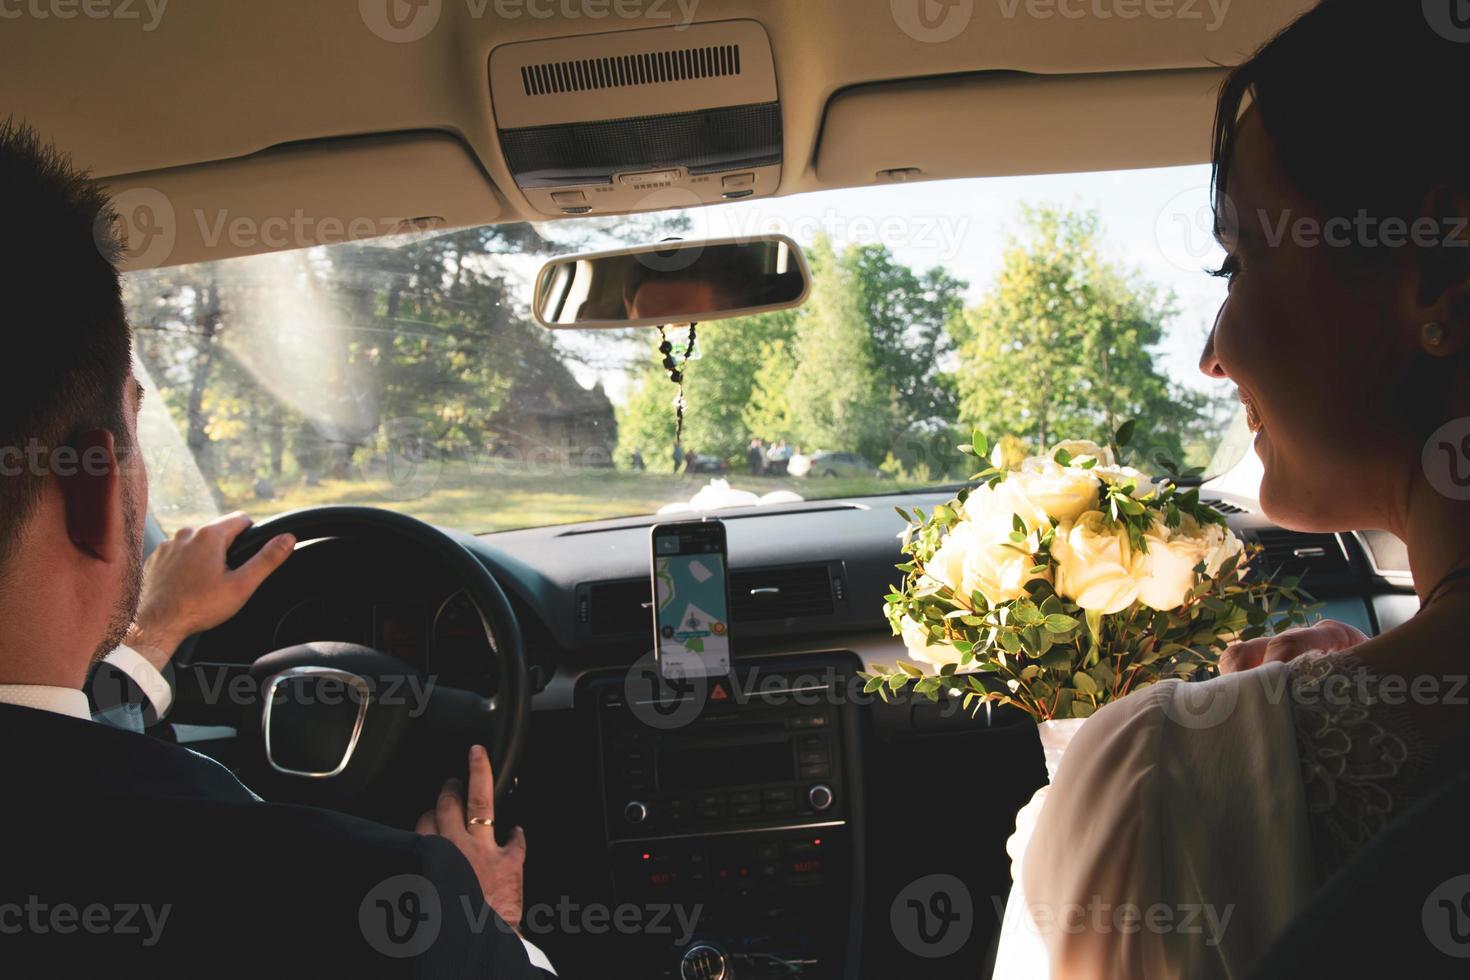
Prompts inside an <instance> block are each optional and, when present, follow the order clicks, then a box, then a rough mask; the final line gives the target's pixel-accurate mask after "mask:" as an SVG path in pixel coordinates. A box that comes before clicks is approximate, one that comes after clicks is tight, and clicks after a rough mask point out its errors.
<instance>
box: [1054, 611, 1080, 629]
mask: <svg viewBox="0 0 1470 980" xmlns="http://www.w3.org/2000/svg"><path fill="white" fill-rule="evenodd" d="M1077 626H1078V623H1077V620H1076V619H1074V618H1073V617H1071V616H1066V615H1063V614H1062V613H1053V614H1052V615H1050V616H1048V617H1046V629H1047V632H1050V633H1069V632H1071V631H1072V630H1074V629H1076V628H1077Z"/></svg>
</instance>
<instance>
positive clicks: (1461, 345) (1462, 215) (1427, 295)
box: [1411, 183, 1470, 356]
mask: <svg viewBox="0 0 1470 980" xmlns="http://www.w3.org/2000/svg"><path fill="white" fill-rule="evenodd" d="M1431 226H1432V229H1433V230H1432V231H1431V230H1430V229H1431ZM1411 241H1412V242H1413V244H1414V246H1415V247H1414V254H1415V255H1416V256H1417V264H1418V273H1419V289H1418V300H1419V302H1420V303H1421V304H1422V306H1423V308H1424V309H1423V316H1422V319H1423V321H1424V324H1435V325H1437V326H1438V328H1439V331H1438V332H1437V333H1436V334H1435V336H1436V337H1437V338H1438V340H1439V342H1438V343H1436V344H1434V345H1432V346H1425V350H1426V351H1427V352H1428V353H1430V354H1433V355H1437V356H1447V355H1452V354H1458V353H1459V352H1460V351H1462V350H1464V349H1466V348H1467V347H1470V185H1467V184H1463V183H1457V184H1446V185H1444V186H1441V187H1438V188H1435V190H1433V191H1431V192H1430V193H1429V195H1428V196H1427V197H1426V198H1425V200H1424V206H1423V209H1422V213H1421V216H1420V219H1419V222H1418V223H1417V224H1416V225H1415V226H1414V227H1413V228H1412V229H1411ZM1422 327H1423V324H1421V325H1420V328H1421V329H1422Z"/></svg>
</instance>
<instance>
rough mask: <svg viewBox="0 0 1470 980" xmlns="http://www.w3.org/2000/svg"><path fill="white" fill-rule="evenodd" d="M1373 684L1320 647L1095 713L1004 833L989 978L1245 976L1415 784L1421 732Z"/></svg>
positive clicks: (1345, 659) (1347, 659) (1170, 685)
mask: <svg viewBox="0 0 1470 980" xmlns="http://www.w3.org/2000/svg"><path fill="white" fill-rule="evenodd" d="M1384 691H1385V687H1384V686H1383V685H1381V683H1380V682H1379V679H1378V678H1377V677H1376V676H1375V675H1373V674H1372V673H1371V672H1370V671H1368V670H1367V668H1365V667H1364V666H1363V665H1362V664H1361V663H1359V662H1357V661H1355V660H1354V659H1353V658H1352V657H1351V656H1347V655H1343V654H1333V655H1330V656H1320V655H1317V656H1310V657H1305V658H1302V659H1299V660H1297V661H1295V662H1293V663H1292V664H1290V665H1285V664H1270V665H1267V666H1264V667H1261V668H1258V669H1256V670H1251V671H1245V672H1242V673H1238V674H1231V675H1227V676H1225V677H1219V678H1214V679H1212V680H1209V681H1206V682H1203V683H1195V684H1184V683H1180V682H1177V681H1168V682H1165V683H1162V684H1158V685H1156V686H1154V687H1151V688H1148V689H1145V690H1143V691H1140V692H1139V693H1137V694H1135V695H1132V696H1131V697H1128V698H1125V699H1124V700H1122V701H1119V702H1117V703H1115V704H1112V705H1109V706H1108V707H1106V708H1104V709H1103V710H1101V711H1099V712H1098V713H1097V714H1096V715H1095V716H1094V717H1093V718H1092V719H1091V720H1089V721H1088V723H1087V724H1086V725H1084V726H1082V728H1081V729H1079V731H1078V733H1077V735H1076V737H1075V738H1074V740H1073V742H1072V744H1071V745H1070V746H1069V747H1068V749H1067V751H1066V754H1065V755H1064V756H1063V758H1062V763H1061V767H1060V769H1059V771H1058V773H1057V778H1056V781H1055V782H1054V784H1053V785H1052V786H1050V787H1049V788H1047V789H1045V790H1043V791H1042V792H1043V793H1044V794H1045V803H1044V805H1043V806H1041V807H1040V813H1039V816H1037V817H1036V821H1035V827H1034V831H1032V833H1031V834H1030V839H1029V843H1028V842H1027V841H1026V840H1024V839H1020V838H1024V837H1025V836H1026V830H1027V828H1026V827H1024V826H1021V827H1019V828H1018V835H1017V838H1013V840H1012V842H1011V850H1012V854H1013V855H1015V856H1018V857H1019V853H1018V851H1019V850H1024V859H1023V860H1021V861H1019V862H1018V863H1019V865H1020V867H1021V877H1020V880H1018V881H1017V883H1016V888H1015V889H1014V890H1013V892H1012V896H1011V903H1012V904H1011V906H1010V907H1008V909H1007V912H1006V915H1005V919H1004V921H1003V924H1002V926H1003V928H1002V934H1001V943H1000V951H999V956H998V958H997V966H996V974H995V976H996V978H997V980H1016V978H1020V977H1046V976H1050V977H1051V978H1053V980H1084V978H1085V980H1102V978H1108V980H1177V978H1188V980H1207V978H1226V977H1236V978H1239V977H1245V976H1248V975H1249V974H1250V970H1251V968H1252V967H1253V966H1254V965H1255V963H1256V961H1257V959H1258V958H1259V957H1260V956H1261V955H1262V954H1263V953H1264V952H1265V951H1266V949H1267V948H1268V947H1269V946H1270V944H1271V942H1272V940H1274V939H1275V938H1276V936H1277V935H1278V934H1279V933H1280V932H1281V930H1282V929H1284V928H1285V926H1286V925H1287V924H1288V923H1289V922H1290V921H1291V919H1292V918H1293V916H1294V915H1295V914H1296V912H1297V911H1298V910H1299V909H1301V908H1302V907H1303V906H1304V905H1305V903H1306V902H1307V900H1308V899H1309V898H1310V896H1311V894H1312V893H1313V891H1314V890H1315V889H1316V887H1317V885H1318V884H1319V883H1320V882H1321V881H1322V880H1324V878H1325V877H1326V876H1327V875H1328V874H1330V873H1331V871H1333V870H1334V869H1336V868H1337V867H1338V866H1340V865H1341V864H1342V862H1343V861H1344V860H1346V858H1347V857H1348V856H1349V855H1351V854H1352V852H1353V851H1355V850H1356V849H1358V848H1359V847H1361V846H1362V845H1363V844H1364V843H1366V842H1367V841H1369V840H1371V839H1372V838H1373V836H1374V835H1375V834H1377V833H1378V832H1379V831H1380V830H1381V829H1382V828H1383V827H1384V826H1385V825H1386V824H1387V822H1388V821H1389V819H1390V818H1391V817H1392V816H1393V814H1394V813H1395V812H1396V811H1397V810H1400V809H1402V808H1403V807H1404V806H1406V805H1407V804H1408V802H1409V801H1410V799H1411V798H1412V797H1413V796H1414V795H1415V794H1414V792H1413V791H1414V788H1415V786H1416V785H1417V784H1418V782H1419V781H1420V779H1421V777H1422V775H1423V773H1424V772H1425V770H1426V769H1427V763H1426V759H1425V756H1424V753H1423V751H1422V743H1421V742H1420V740H1419V739H1418V738H1417V736H1416V735H1415V733H1414V732H1413V729H1412V727H1411V725H1410V724H1409V723H1408V721H1407V719H1406V718H1405V717H1404V715H1403V713H1402V712H1401V710H1399V709H1398V708H1396V707H1395V706H1394V704H1392V703H1390V702H1389V700H1388V699H1386V698H1384V697H1383V693H1384ZM1021 823H1023V824H1024V823H1025V821H1024V820H1022V821H1021Z"/></svg>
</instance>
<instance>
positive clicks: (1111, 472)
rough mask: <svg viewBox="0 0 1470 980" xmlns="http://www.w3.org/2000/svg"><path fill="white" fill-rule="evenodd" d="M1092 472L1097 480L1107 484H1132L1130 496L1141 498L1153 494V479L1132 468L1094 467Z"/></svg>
mask: <svg viewBox="0 0 1470 980" xmlns="http://www.w3.org/2000/svg"><path fill="white" fill-rule="evenodd" d="M1092 472H1093V473H1094V474H1096V475H1097V477H1098V479H1100V480H1105V481H1107V482H1108V483H1112V484H1119V483H1132V484H1133V493H1132V496H1134V497H1138V498H1142V497H1147V496H1148V495H1149V494H1151V493H1153V492H1154V483H1153V479H1152V478H1151V477H1150V476H1149V475H1148V474H1147V473H1145V472H1143V471H1142V470H1138V469H1134V468H1133V467H1132V466H1113V465H1111V464H1109V465H1105V466H1094V467H1093V468H1092Z"/></svg>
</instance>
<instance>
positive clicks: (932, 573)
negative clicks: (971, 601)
mask: <svg viewBox="0 0 1470 980" xmlns="http://www.w3.org/2000/svg"><path fill="white" fill-rule="evenodd" d="M975 547H976V541H975V525H974V523H973V522H971V521H969V520H966V519H962V520H961V521H960V522H959V523H958V524H956V525H955V526H954V527H952V528H950V529H949V533H948V534H946V535H945V537H944V541H943V542H941V543H940V545H939V549H938V550H937V551H935V552H934V557H932V558H930V559H929V560H928V561H927V562H926V563H925V564H924V573H925V574H926V575H927V576H928V577H929V578H930V579H931V580H933V581H935V582H938V583H939V584H941V585H947V586H949V587H950V588H951V589H953V590H954V591H956V592H958V593H960V594H961V595H969V594H970V593H969V592H968V591H966V589H965V555H967V554H969V552H970V551H971V550H973V549H974V548H975Z"/></svg>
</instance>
